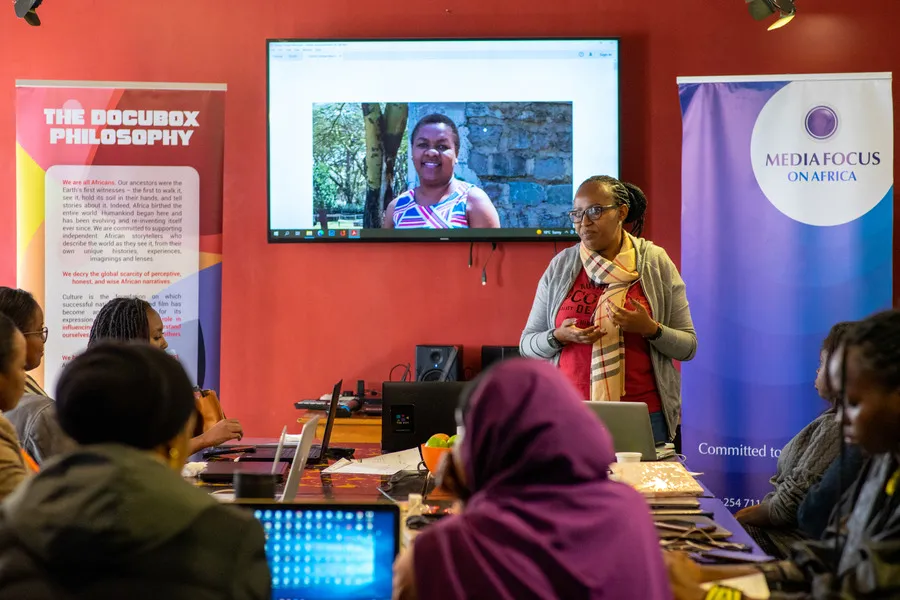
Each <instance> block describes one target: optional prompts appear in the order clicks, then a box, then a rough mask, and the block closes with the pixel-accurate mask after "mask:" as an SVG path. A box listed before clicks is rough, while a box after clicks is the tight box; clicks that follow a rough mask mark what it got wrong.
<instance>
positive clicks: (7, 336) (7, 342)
mask: <svg viewBox="0 0 900 600" xmlns="http://www.w3.org/2000/svg"><path fill="white" fill-rule="evenodd" d="M18 329H19V328H18V327H16V324H15V323H14V322H13V320H12V319H10V318H9V317H7V316H6V315H4V314H2V313H0V373H6V372H7V371H9V367H10V366H11V364H12V360H13V348H14V347H15V339H16V335H17V331H18Z"/></svg>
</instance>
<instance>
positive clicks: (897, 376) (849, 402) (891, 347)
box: [666, 310, 900, 600]
mask: <svg viewBox="0 0 900 600" xmlns="http://www.w3.org/2000/svg"><path fill="white" fill-rule="evenodd" d="M897 340H900V311H897V310H890V311H885V312H882V313H878V314H876V315H873V316H871V317H869V318H867V319H864V320H862V321H860V322H858V323H856V324H853V325H851V326H850V328H849V330H848V331H847V332H846V334H845V336H844V339H843V340H842V342H841V343H840V345H839V346H838V349H837V351H836V352H835V353H834V355H833V356H832V357H831V358H830V359H829V361H828V386H829V389H830V390H835V391H836V397H837V398H838V399H839V400H838V402H839V409H838V410H839V412H838V419H839V420H840V421H841V422H842V423H843V434H844V437H845V439H846V441H847V442H848V443H850V444H859V446H860V448H861V450H862V451H863V452H864V453H866V454H867V455H868V456H869V457H870V459H869V461H868V462H867V463H866V465H865V466H864V468H863V470H862V472H861V473H860V476H859V478H858V479H857V480H856V482H855V483H854V484H853V485H852V486H850V487H849V489H848V490H847V492H846V493H845V494H844V495H843V497H842V499H841V502H840V503H839V504H838V506H837V507H836V508H835V511H834V514H833V515H832V519H831V522H832V524H833V525H832V527H830V528H829V529H828V530H826V532H825V535H824V536H823V538H822V539H821V540H820V541H815V542H800V543H798V544H795V545H794V546H793V548H792V552H791V557H790V560H786V561H779V562H775V563H771V564H766V565H759V566H754V567H703V566H700V565H697V564H695V563H693V562H692V561H691V560H690V559H689V558H688V557H687V555H685V554H682V553H668V554H667V556H666V562H667V564H668V567H669V580H670V582H671V584H672V589H673V592H674V593H675V597H676V599H677V600H688V599H694V598H696V599H698V600H699V599H701V598H707V597H710V598H714V597H718V596H716V595H715V594H716V590H713V591H711V592H709V593H707V592H705V591H703V590H702V589H701V588H700V584H701V583H702V582H704V581H718V580H722V579H727V578H731V577H738V576H742V575H748V574H751V573H757V572H759V571H762V572H763V573H764V574H765V576H766V579H767V581H768V583H769V588H770V590H771V591H772V595H771V597H772V598H773V599H782V598H791V599H797V600H800V599H803V600H807V599H812V600H818V599H821V600H825V599H828V600H843V599H845V598H846V599H850V598H854V599H858V600H866V599H870V598H872V599H874V598H881V599H888V598H900V344H898V343H897ZM727 597H729V598H742V597H743V598H747V599H748V600H749V597H747V596H740V595H736V594H734V593H731V594H730V595H728V596H727Z"/></svg>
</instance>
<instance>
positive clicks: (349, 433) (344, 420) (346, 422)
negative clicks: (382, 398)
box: [297, 411, 381, 446]
mask: <svg viewBox="0 0 900 600" xmlns="http://www.w3.org/2000/svg"><path fill="white" fill-rule="evenodd" d="M312 414H321V415H322V418H321V419H320V420H319V424H318V426H317V427H316V437H317V438H318V439H320V440H321V439H322V436H324V435H325V422H326V418H327V416H328V415H327V414H325V413H319V412H313V411H309V412H308V413H307V415H303V416H301V417H300V418H298V419H297V422H298V423H300V424H303V423H305V422H306V421H307V420H308V419H309V416H308V415H312ZM330 443H332V444H335V445H339V444H378V445H379V446H380V445H381V417H380V416H378V417H372V416H368V415H363V414H360V413H355V414H354V415H353V416H352V417H335V419H334V427H332V430H331V442H330Z"/></svg>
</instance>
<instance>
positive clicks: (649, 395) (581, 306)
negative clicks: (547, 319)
mask: <svg viewBox="0 0 900 600" xmlns="http://www.w3.org/2000/svg"><path fill="white" fill-rule="evenodd" d="M603 288H604V286H602V285H597V284H596V283H594V282H593V281H591V279H590V277H588V274H587V272H586V271H585V270H584V269H581V271H580V272H579V273H578V277H576V278H575V283H573V284H572V288H571V289H570V290H569V293H568V294H566V298H565V300H563V303H562V306H560V307H559V312H558V313H556V327H560V326H562V323H563V321H565V320H566V319H573V318H574V319H578V323H577V325H578V327H589V326H590V325H592V321H591V317H592V316H593V314H594V309H595V308H597V303H598V302H599V301H600V295H601V294H602V293H603ZM626 297H627V298H628V299H630V300H631V301H632V302H640V303H641V304H642V305H644V308H646V309H647V312H649V313H651V316H652V312H651V310H650V303H649V302H647V297H646V296H645V295H644V290H643V288H642V287H641V284H640V282H638V283H635V284H634V285H632V286H631V288H629V290H628V295H627V296H626ZM626 308H627V306H626ZM592 351H593V346H591V345H588V344H567V345H566V346H565V347H564V348H563V349H562V351H561V352H560V355H559V370H560V371H562V372H563V373H564V374H565V375H566V377H568V378H569V379H570V380H571V381H572V383H573V384H575V388H576V389H577V390H578V391H579V392H580V393H581V396H582V398H584V399H585V400H589V399H590V397H591V353H592ZM622 401H624V402H645V403H646V404H647V408H649V409H650V412H651V413H654V412H659V411H660V410H662V400H661V399H660V396H659V390H657V389H656V378H655V377H654V375H653V363H652V361H651V359H650V342H648V341H647V340H646V339H644V337H643V336H642V335H640V334H638V333H628V332H626V333H625V395H624V396H622Z"/></svg>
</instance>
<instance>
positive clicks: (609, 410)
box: [585, 402, 675, 461]
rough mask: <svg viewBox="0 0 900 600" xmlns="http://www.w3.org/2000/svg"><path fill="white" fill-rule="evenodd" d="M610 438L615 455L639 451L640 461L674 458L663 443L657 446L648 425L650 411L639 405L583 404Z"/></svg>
mask: <svg viewBox="0 0 900 600" xmlns="http://www.w3.org/2000/svg"><path fill="white" fill-rule="evenodd" d="M585 404H586V405H587V407H588V408H589V409H591V410H592V411H593V412H594V414H595V415H597V417H599V419H600V420H601V421H603V424H604V425H606V429H607V430H608V431H609V434H610V435H611V436H612V439H613V448H615V451H616V452H640V453H641V457H642V458H641V460H644V461H656V460H665V459H667V458H671V457H673V456H675V450H674V449H673V448H670V447H668V446H666V445H665V444H661V445H657V444H656V442H655V441H654V439H653V427H652V426H651V425H650V411H649V409H648V408H647V405H646V404H645V403H643V402H585Z"/></svg>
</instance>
